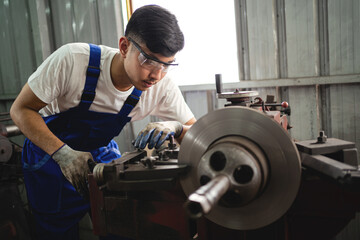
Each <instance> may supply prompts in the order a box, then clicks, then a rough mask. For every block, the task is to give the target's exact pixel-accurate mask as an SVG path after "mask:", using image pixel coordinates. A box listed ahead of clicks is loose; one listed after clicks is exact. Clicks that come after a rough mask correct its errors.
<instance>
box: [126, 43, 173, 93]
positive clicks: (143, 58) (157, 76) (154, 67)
mask: <svg viewBox="0 0 360 240" xmlns="http://www.w3.org/2000/svg"><path fill="white" fill-rule="evenodd" d="M129 43H130V46H129V47H130V49H129V52H128V55H127V57H126V58H127V59H126V61H125V63H124V64H125V70H126V72H127V74H128V76H129V79H130V82H131V84H132V85H134V86H135V87H136V88H137V89H139V90H141V91H146V90H147V89H149V88H150V87H151V86H153V85H155V84H156V83H158V82H159V81H160V80H161V79H162V78H163V77H164V76H165V75H166V73H167V70H168V68H169V67H170V66H169V65H168V64H171V63H172V62H173V61H174V56H172V57H164V56H163V55H161V54H157V53H152V52H151V51H150V50H149V49H148V48H147V47H146V45H145V44H138V43H136V42H134V41H133V40H130V41H129Z"/></svg>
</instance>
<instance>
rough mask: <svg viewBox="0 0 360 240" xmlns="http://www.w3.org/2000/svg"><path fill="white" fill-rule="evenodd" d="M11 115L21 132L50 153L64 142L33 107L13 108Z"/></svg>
mask: <svg viewBox="0 0 360 240" xmlns="http://www.w3.org/2000/svg"><path fill="white" fill-rule="evenodd" d="M11 117H12V119H13V121H14V123H15V124H16V125H17V126H18V127H19V128H20V130H21V132H22V133H23V134H24V135H25V136H26V137H27V138H29V139H30V140H31V141H32V142H33V143H34V144H35V145H36V146H38V147H40V148H41V149H42V150H44V151H45V152H46V153H48V154H49V155H51V154H52V153H53V152H55V151H56V150H57V149H59V148H60V147H61V146H62V145H63V144H64V143H63V142H62V141H61V140H60V139H58V138H57V137H56V136H55V135H54V134H53V133H52V132H51V131H50V130H49V128H48V127H47V125H46V124H45V122H44V120H43V118H42V117H41V116H40V114H39V113H37V112H35V111H33V110H31V109H22V110H20V111H19V110H18V111H16V109H12V111H11Z"/></svg>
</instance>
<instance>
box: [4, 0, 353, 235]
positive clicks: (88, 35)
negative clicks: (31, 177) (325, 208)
mask: <svg viewBox="0 0 360 240" xmlns="http://www.w3.org/2000/svg"><path fill="white" fill-rule="evenodd" d="M234 3H235V4H234V9H235V12H236V18H237V23H236V24H237V36H238V46H239V47H238V49H234V51H238V56H239V71H240V76H241V79H240V82H238V83H228V84H225V85H224V89H225V90H234V89H235V88H240V89H246V90H256V91H258V92H259V93H260V96H261V97H263V98H265V97H266V95H267V94H270V95H275V96H276V99H277V100H278V101H288V102H289V103H290V106H291V108H292V114H291V116H290V118H289V120H290V124H291V125H292V126H293V129H292V130H291V135H292V137H293V138H295V139H298V140H305V139H314V138H316V137H317V135H318V132H319V131H320V130H325V132H326V134H327V135H328V136H329V137H336V138H341V139H344V140H349V141H354V142H356V145H357V148H358V149H360V107H359V100H360V99H359V98H360V97H359V94H360V41H359V39H360V1H359V0H301V1H299V0H272V1H270V0H235V1H234ZM121 12H122V11H121V2H120V0H62V1H57V0H37V1H33V0H4V1H1V2H0V22H1V25H0V28H1V30H0V32H1V36H0V49H1V57H0V63H1V67H0V112H6V111H8V110H9V108H10V106H11V104H12V102H13V100H14V99H15V97H16V96H17V94H18V92H19V91H20V89H21V87H22V86H23V85H24V83H25V82H26V81H27V78H28V77H29V75H30V74H31V73H32V72H33V71H35V69H36V68H37V66H38V65H39V64H40V63H41V62H42V61H43V60H44V59H45V58H46V57H47V56H48V55H49V54H50V53H51V52H53V51H54V50H55V49H57V48H58V47H60V46H61V45H63V44H65V43H68V42H74V41H84V42H92V43H96V44H105V45H109V46H112V47H117V44H118V38H119V36H120V35H121V34H122V32H123V22H122V15H121ZM234 71H236V70H235V69H234ZM189 77H191V76H189ZM210 81H213V80H210ZM214 82H215V76H214ZM181 89H182V91H183V94H184V96H185V98H186V100H187V102H188V104H189V106H190V108H191V109H192V110H193V112H194V114H195V116H196V117H197V118H200V117H202V116H203V115H205V114H206V113H207V112H209V111H212V110H214V109H217V108H221V107H223V105H224V103H225V101H224V100H222V99H220V100H219V99H216V94H215V84H214V85H212V84H209V85H201V86H182V87H181ZM151 120H155V119H154V118H152V117H148V118H146V119H144V120H143V121H140V122H137V123H134V124H131V125H128V126H127V127H126V128H125V129H124V131H123V133H121V135H120V136H119V137H118V138H117V140H118V142H119V144H120V148H121V150H122V151H128V150H130V149H131V144H130V141H129V140H131V139H134V136H135V134H136V133H137V132H138V131H139V130H140V129H141V128H142V127H143V126H144V125H145V124H146V123H147V122H148V121H151ZM359 225H360V223H359V221H358V220H356V221H355V223H353V226H355V227H354V228H355V229H358V226H359ZM346 231H347V232H349V231H348V230H346ZM350 232H351V231H350ZM354 232H355V231H352V233H350V235H346V234H348V233H346V234H345V233H344V234H343V235H340V236H339V237H338V238H337V240H340V239H354V238H351V237H354V234H355V233H354ZM357 232H358V231H357ZM351 234H353V235H351ZM349 236H350V238H349ZM356 236H357V237H359V235H356Z"/></svg>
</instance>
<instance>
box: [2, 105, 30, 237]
mask: <svg viewBox="0 0 360 240" xmlns="http://www.w3.org/2000/svg"><path fill="white" fill-rule="evenodd" d="M9 120H10V116H9V113H8V112H5V113H0V196H1V198H0V239H6V240H7V239H9V240H10V239H18V240H27V239H31V230H30V228H29V222H30V221H29V219H30V214H29V211H28V209H27V208H26V203H25V202H24V201H23V198H22V196H21V191H20V189H25V187H24V185H23V175H22V167H21V151H22V148H21V147H20V146H18V145H17V144H16V143H14V142H13V141H11V140H10V138H11V137H14V136H18V135H21V134H22V133H21V132H20V130H19V128H18V127H16V126H15V125H13V124H11V123H8V122H9ZM24 191H25V190H24ZM23 195H25V192H24V193H23Z"/></svg>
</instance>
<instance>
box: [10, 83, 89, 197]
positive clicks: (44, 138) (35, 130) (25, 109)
mask: <svg viewBox="0 0 360 240" xmlns="http://www.w3.org/2000/svg"><path fill="white" fill-rule="evenodd" d="M46 105H47V104H46V103H44V102H43V101H41V100H40V99H39V98H38V97H37V96H36V95H35V94H34V92H33V91H32V90H31V89H30V87H29V85H28V84H26V85H25V86H24V87H23V89H22V90H21V92H20V94H19V96H18V97H17V98H16V99H15V101H14V103H13V105H12V106H11V109H10V114H11V117H12V119H13V121H14V122H15V124H16V125H17V126H18V127H19V128H20V130H21V131H22V132H23V133H24V135H25V136H27V137H28V138H29V139H30V140H31V141H32V142H33V143H34V144H35V145H37V146H38V147H40V148H41V149H42V150H44V151H45V152H46V153H47V154H49V155H50V156H51V157H52V158H53V159H54V161H55V162H56V163H57V164H58V165H59V167H60V169H61V171H62V173H63V174H64V176H65V177H66V179H67V180H68V181H69V182H70V183H71V184H72V185H73V186H74V187H75V189H76V190H77V191H78V192H79V193H80V194H81V195H82V196H83V197H84V198H85V199H88V197H89V196H88V195H89V193H88V189H87V184H86V182H87V181H86V180H87V175H88V173H89V172H90V170H89V165H88V164H89V163H90V162H93V157H92V155H91V153H89V152H80V151H76V150H74V149H72V148H70V147H69V146H68V145H66V144H64V143H63V142H62V141H61V140H60V139H59V138H57V137H56V136H55V135H54V134H53V133H52V132H51V131H50V129H49V128H48V127H47V125H46V123H45V121H44V120H43V119H42V117H41V116H40V114H39V113H38V112H39V110H40V109H42V108H43V107H45V106H46ZM90 164H91V163H90Z"/></svg>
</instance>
